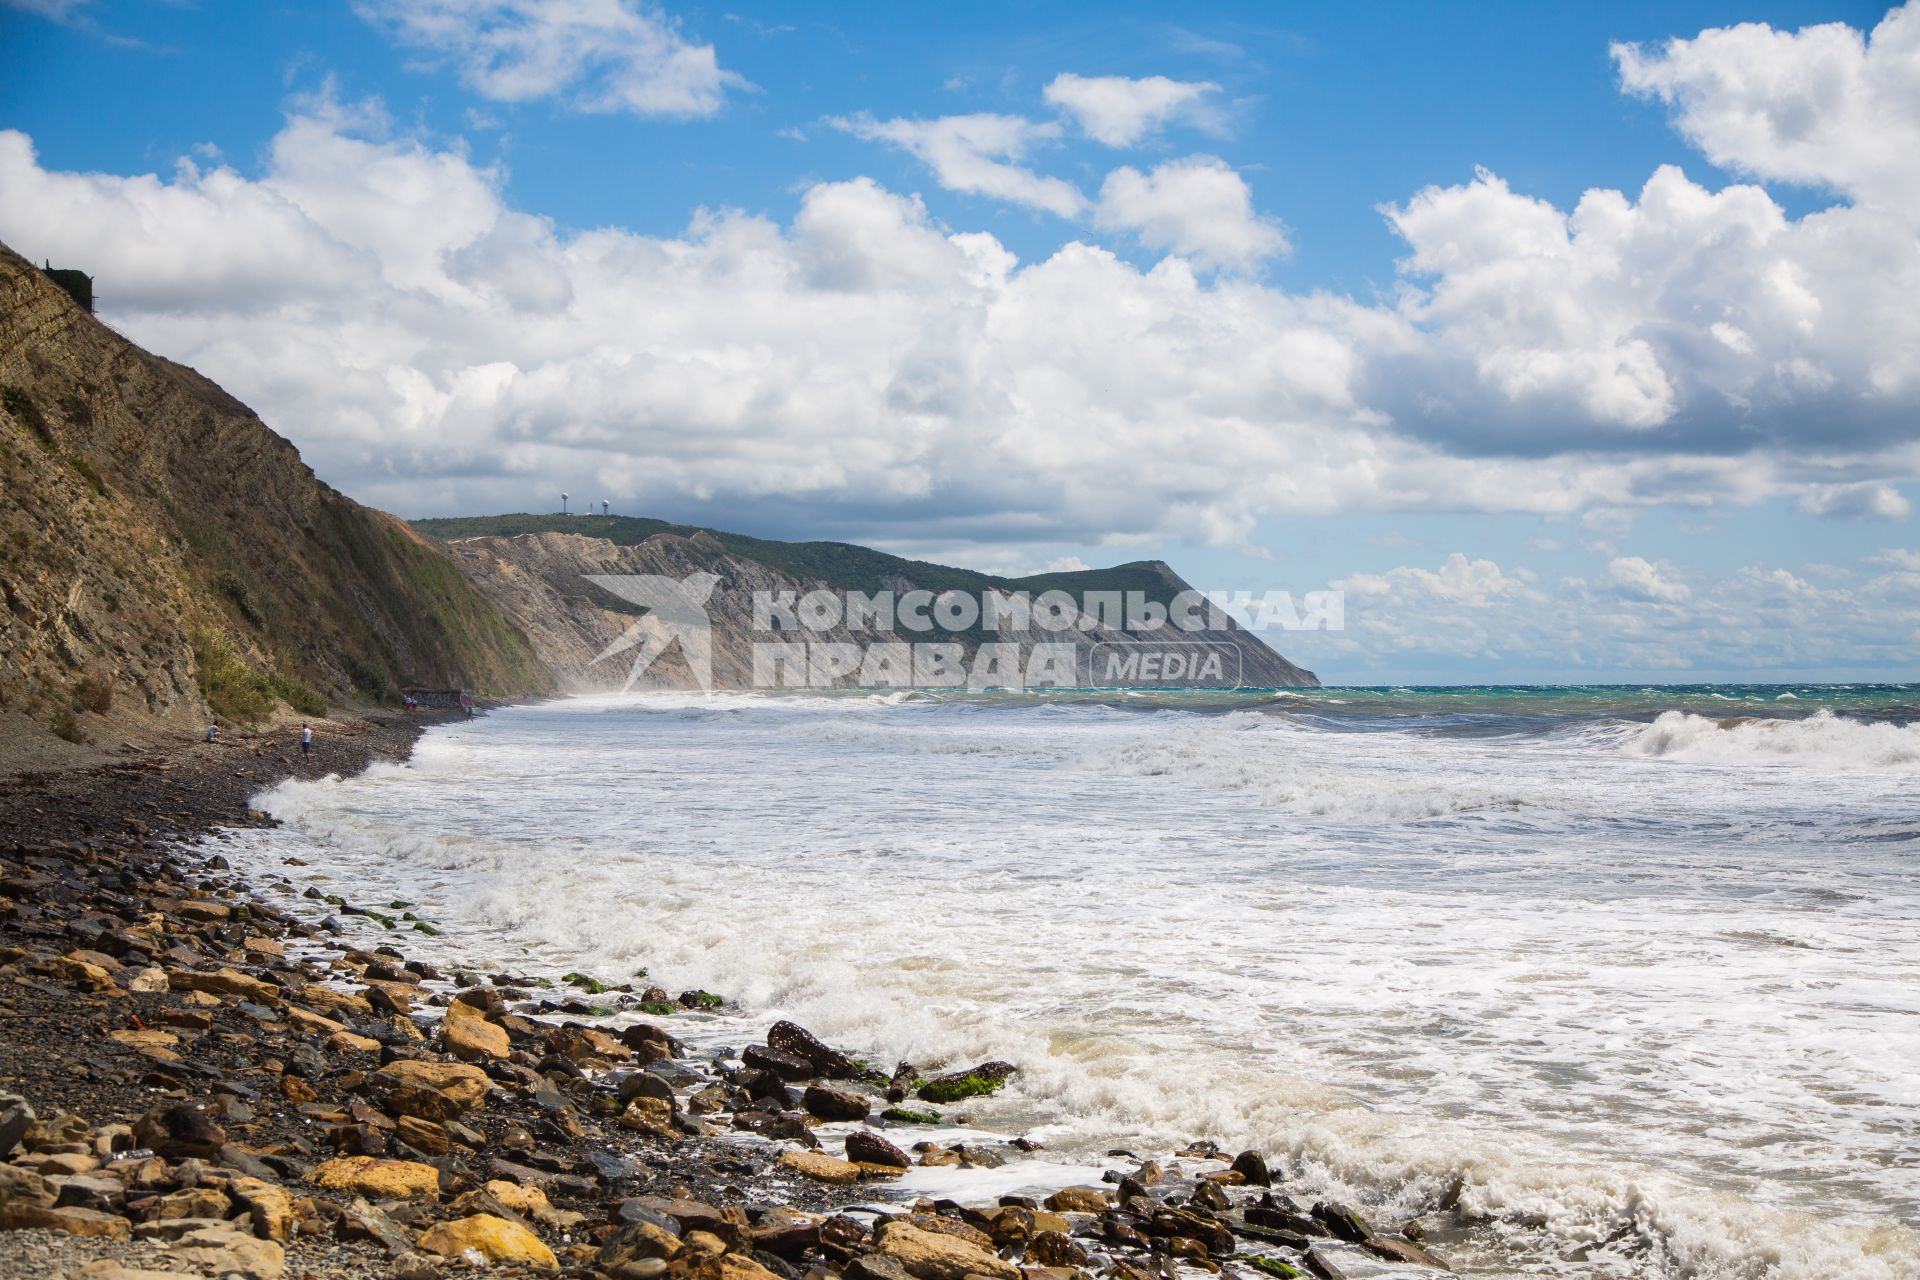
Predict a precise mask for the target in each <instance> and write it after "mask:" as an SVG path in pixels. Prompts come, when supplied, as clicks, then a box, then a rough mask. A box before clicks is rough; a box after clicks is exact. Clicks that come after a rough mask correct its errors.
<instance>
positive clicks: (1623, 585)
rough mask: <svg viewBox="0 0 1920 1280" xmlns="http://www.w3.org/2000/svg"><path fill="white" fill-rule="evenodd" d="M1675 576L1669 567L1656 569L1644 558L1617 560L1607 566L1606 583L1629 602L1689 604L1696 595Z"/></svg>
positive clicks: (1622, 558) (1622, 557) (1657, 566)
mask: <svg viewBox="0 0 1920 1280" xmlns="http://www.w3.org/2000/svg"><path fill="white" fill-rule="evenodd" d="M1672 574H1673V571H1672V569H1671V567H1670V566H1667V565H1656V564H1654V563H1652V562H1651V561H1649V560H1646V559H1645V558H1643V557H1641V556H1615V557H1614V558H1613V559H1612V560H1609V561H1608V562H1607V582H1608V583H1609V584H1611V585H1612V586H1613V587H1614V589H1615V590H1617V591H1619V592H1620V594H1621V595H1623V596H1625V597H1626V598H1627V599H1629V600H1646V601H1651V602H1653V603H1656V604H1684V603H1686V602H1687V601H1688V600H1690V599H1692V598H1693V592H1692V590H1690V589H1689V588H1688V586H1687V584H1686V583H1684V582H1679V581H1677V580H1675V579H1674V577H1673V576H1672Z"/></svg>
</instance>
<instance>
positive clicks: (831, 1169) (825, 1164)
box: [780, 1151, 860, 1184]
mask: <svg viewBox="0 0 1920 1280" xmlns="http://www.w3.org/2000/svg"><path fill="white" fill-rule="evenodd" d="M780 1164H781V1167H783V1168H787V1169H791V1170H793V1171H794V1172H795V1173H797V1174H799V1175H801V1176H802V1177H805V1178H812V1179H813V1180H814V1181H815V1182H833V1183H840V1184H847V1183H854V1182H858V1181H860V1166H859V1165H857V1164H853V1163H851V1162H850V1161H846V1160H836V1159H834V1158H833V1157H832V1156H823V1155H821V1154H820V1153H819V1152H818V1151H783V1152H781V1153H780Z"/></svg>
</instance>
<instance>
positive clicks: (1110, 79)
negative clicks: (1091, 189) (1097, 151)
mask: <svg viewBox="0 0 1920 1280" xmlns="http://www.w3.org/2000/svg"><path fill="white" fill-rule="evenodd" d="M1219 89H1220V86H1219V85H1217V84H1213V83H1212V82H1210V81H1205V80H1199V81H1184V80H1169V79H1168V78H1167V77H1166V76H1146V77H1144V78H1141V79H1137V80H1136V79H1130V78H1128V77H1126V76H1077V75H1074V74H1072V73H1071V72H1068V73H1064V74H1061V75H1058V76H1055V77H1054V78H1053V81H1052V82H1051V83H1050V84H1048V85H1047V87H1046V88H1045V89H1044V90H1043V91H1042V96H1043V97H1044V98H1045V99H1046V100H1047V102H1049V103H1050V104H1052V105H1053V106H1056V107H1058V108H1060V109H1061V110H1063V111H1065V112H1066V113H1067V114H1068V115H1070V116H1072V117H1073V119H1074V122H1075V123H1076V124H1078V125H1079V126H1080V130H1081V132H1083V133H1085V134H1086V135H1087V136H1088V137H1089V138H1092V139H1093V140H1094V141H1095V142H1100V143H1104V144H1105V145H1107V146H1109V147H1131V146H1133V145H1134V144H1135V143H1138V142H1139V141H1140V140H1141V139H1143V138H1145V137H1147V136H1149V135H1151V134H1153V133H1156V132H1158V131H1159V130H1160V129H1161V128H1162V127H1164V126H1165V125H1166V124H1167V123H1168V122H1169V121H1172V120H1175V119H1186V120H1189V121H1192V122H1194V123H1197V124H1199V125H1201V126H1202V127H1205V128H1210V129H1212V128H1217V122H1216V121H1215V119H1214V117H1213V115H1212V113H1211V112H1210V111H1209V109H1208V106H1207V99H1208V98H1209V96H1210V95H1212V94H1215V93H1217V92H1219Z"/></svg>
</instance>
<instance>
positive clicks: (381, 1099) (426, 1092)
mask: <svg viewBox="0 0 1920 1280" xmlns="http://www.w3.org/2000/svg"><path fill="white" fill-rule="evenodd" d="M433 719H434V717H430V716H423V717H421V718H418V719H414V718H405V717H387V716H370V717H364V718H360V719H357V720H345V721H330V722H327V723H325V724H324V725H321V726H318V727H319V729H320V731H321V733H320V741H319V743H318V744H317V745H318V750H317V753H316V754H317V757H318V759H317V761H316V762H315V763H314V764H312V765H311V766H309V765H307V764H305V763H304V762H302V761H301V760H300V757H299V752H298V748H297V745H296V744H295V733H296V731H295V730H293V729H291V728H282V729H279V730H275V731H272V732H268V733H264V734H261V735H257V736H254V737H250V738H242V739H241V740H239V741H237V742H232V743H228V744H223V745H220V746H213V745H209V744H203V743H185V742H183V743H182V744H180V746H179V749H178V750H176V751H173V752H170V753H144V752H131V751H130V752H129V753H128V755H127V756H126V758H125V759H124V760H123V761H119V762H115V763H113V764H109V765H106V766H102V767H100V768H97V769H92V770H87V771H73V772H68V773H63V774H37V775H23V776H21V777H18V778H16V779H13V780H10V781H9V783H8V786H7V788H6V791H5V794H4V796H0V1280H28V1278H29V1277H31V1278H33V1280H41V1278H42V1277H47V1278H59V1280H69V1278H70V1280H78V1278H79V1277H83V1276H84V1277H88V1278H89V1280H151V1278H152V1277H155V1276H159V1275H179V1274H182V1273H184V1274H189V1275H201V1276H223V1277H225V1276H233V1277H243V1278H245V1280H280V1278H281V1277H283V1276H284V1277H312V1278H313V1280H334V1278H336V1277H338V1278H340V1280H357V1278H359V1277H413V1278H418V1280H424V1278H426V1277H434V1276H439V1275H442V1274H460V1273H464V1272H466V1271H467V1270H469V1269H472V1268H484V1269H486V1270H487V1273H488V1274H500V1275H522V1274H524V1275H552V1274H564V1275H570V1276H579V1277H602V1278H605V1280H662V1278H664V1280H836V1277H844V1278H845V1280H967V1278H968V1277H987V1278H990V1280H1080V1278H1082V1277H1087V1278H1089V1280H1091V1278H1092V1277H1100V1278H1103V1280H1156V1278H1157V1280H1174V1277H1175V1276H1176V1275H1177V1274H1180V1273H1185V1274H1186V1275H1189V1276H1193V1277H1199V1276H1201V1275H1206V1274H1222V1273H1224V1274H1226V1275H1229V1276H1234V1277H1238V1278H1240V1280H1255V1278H1256V1277H1258V1276H1269V1277H1279V1278H1281V1280H1285V1278H1286V1277H1290V1276H1295V1275H1312V1276H1319V1277H1324V1278H1325V1280H1347V1278H1351V1280H1364V1278H1367V1277H1381V1276H1392V1277H1402V1276H1404V1277H1412V1276H1418V1275H1432V1274H1436V1273H1437V1271H1438V1270H1439V1269H1441V1268H1443V1267H1444V1263H1443V1262H1442V1261H1441V1260H1440V1259H1439V1258H1437V1257H1436V1256H1434V1255H1433V1254H1432V1253H1431V1252H1429V1251H1428V1250H1426V1249H1425V1248H1423V1247H1422V1246H1421V1244H1420V1243H1419V1242H1418V1239H1417V1236H1418V1234H1419V1227H1418V1224H1407V1226H1406V1227H1405V1228H1404V1229H1403V1230H1402V1232H1399V1233H1388V1232H1384V1231H1376V1230H1375V1229H1374V1228H1372V1227H1370V1226H1369V1225H1368V1224H1367V1223H1366V1222H1365V1221H1364V1220H1363V1219H1362V1218H1361V1216H1360V1215H1359V1214H1358V1213H1356V1212H1355V1211H1354V1210H1353V1209H1351V1208H1349V1207H1347V1206H1344V1205H1340V1204H1327V1203H1318V1204H1311V1205H1307V1204H1301V1203H1298V1202H1296V1201H1295V1200H1294V1199H1292V1198H1291V1197H1290V1196H1288V1195H1287V1194H1286V1192H1285V1190H1284V1189H1283V1188H1282V1187H1280V1186H1278V1185H1276V1179H1275V1178H1274V1177H1273V1176H1272V1175H1271V1174H1270V1172H1269V1170H1268V1168H1267V1165H1266V1163H1265V1162H1264V1161H1263V1160H1262V1159H1261V1157H1260V1156H1259V1155H1258V1154H1257V1153H1255V1152H1243V1153H1239V1154H1238V1155H1234V1154H1232V1153H1224V1152H1220V1151H1218V1150H1217V1149H1215V1148H1213V1147H1212V1146H1211V1144H1207V1143H1204V1142H1196V1143H1194V1144H1192V1145H1190V1146H1188V1147H1187V1148H1185V1149H1183V1150H1181V1151H1180V1152H1178V1153H1175V1154H1173V1155H1172V1156H1170V1157H1168V1158H1166V1159H1165V1160H1163V1161H1155V1160H1151V1159H1149V1160H1141V1159H1139V1158H1136V1157H1133V1156H1130V1155H1128V1154H1127V1153H1123V1152H1114V1153H1111V1157H1110V1161H1109V1163H1110V1164H1111V1167H1110V1168H1108V1169H1106V1170H1105V1171H1104V1174H1103V1176H1102V1177H1101V1179H1100V1180H1099V1181H1098V1182H1094V1181H1093V1180H1091V1179H1089V1181H1088V1183H1087V1184H1086V1185H1080V1186H1071V1187H1065V1188H1062V1189H1059V1190H1057V1191H1054V1192H1053V1193H1052V1194H1049V1195H1046V1196H1043V1197H1028V1196H1022V1195H993V1196H986V1197H982V1198H980V1199H978V1200H973V1199H967V1200H964V1201H963V1200H957V1199H938V1200H929V1199H924V1198H923V1199H919V1200H908V1199H907V1198H906V1197H904V1196H903V1195H901V1194H900V1193H899V1191H898V1188H897V1187H894V1186H893V1185H892V1184H893V1183H894V1182H895V1181H896V1180H897V1179H899V1178H901V1177H902V1176H903V1175H904V1174H906V1172H907V1171H908V1170H909V1169H911V1168H925V1167H929V1166H934V1167H937V1166H954V1167H957V1168H960V1169H965V1168H992V1167H998V1166H1002V1165H1005V1164H1008V1163H1009V1162H1014V1161H1020V1160H1028V1159H1031V1158H1032V1156H1031V1152H1032V1151H1033V1149H1034V1148H1033V1144H1031V1143H1029V1142H1026V1141H1025V1140H1024V1139H1020V1138H1013V1139H1011V1140H994V1141H983V1140H979V1139H970V1140H967V1141H959V1142H955V1141H952V1140H951V1139H950V1140H949V1141H948V1142H947V1143H946V1144H942V1143H941V1142H937V1141H935V1140H933V1138H932V1137H931V1136H930V1135H933V1134H936V1133H939V1132H942V1130H941V1129H937V1128H935V1127H934V1126H935V1125H941V1126H945V1127H946V1128H950V1127H951V1126H952V1125H953V1124H955V1123H957V1122H963V1121H964V1116H961V1115H957V1114H950V1115H948V1116H945V1117H941V1116H940V1115H939V1114H938V1112H937V1111H935V1110H934V1108H951V1107H952V1106H953V1105H954V1104H957V1103H958V1104H963V1103H964V1101H965V1099H966V1098H967V1097H969V1096H977V1095H979V1094H981V1093H986V1092H991V1091H993V1090H995V1089H997V1088H999V1087H1001V1086H1002V1085H1003V1084H1004V1083H1005V1082H1006V1081H1007V1080H1008V1079H1009V1078H1010V1077H1012V1076H1013V1075H1014V1074H1015V1073H1016V1071H1017V1067H1016V1066H1014V1065H1013V1064H1007V1063H997V1062H996V1063H982V1064H978V1065H975V1066H973V1067H970V1068H967V1069H963V1070H959V1071H949V1072H947V1073H945V1074H931V1078H928V1077H927V1076H925V1075H923V1074H922V1072H921V1071H920V1070H917V1069H916V1068H915V1067H914V1066H912V1065H910V1064H907V1063H901V1064H899V1065H898V1066H897V1067H896V1068H895V1069H894V1070H892V1071H890V1072H884V1073H883V1072H878V1071H874V1070H872V1069H870V1068H869V1067H867V1066H866V1065H865V1064H863V1063H860V1062H858V1061H856V1060H855V1059H853V1058H852V1057H850V1056H848V1055H847V1054H845V1053H843V1052H841V1051H840V1050H838V1049H836V1048H834V1047H832V1046H829V1045H826V1044H823V1043H822V1042H821V1041H819V1040H818V1039H817V1038H815V1037H813V1036H812V1035H811V1034H809V1033H808V1032H807V1031H806V1030H805V1029H803V1028H800V1027H797V1026H795V1025H793V1024H791V1023H779V1024H776V1025H775V1026H773V1027H772V1028H770V1029H769V1031H768V1033H767V1035H766V1039H765V1043H760V1044H753V1045H747V1046H744V1047H741V1048H740V1049H738V1051H737V1052H736V1051H735V1050H733V1049H731V1048H729V1049H726V1050H716V1049H713V1048H708V1049H706V1050H705V1051H704V1052H703V1053H700V1054H697V1055H696V1054H693V1053H690V1052H689V1051H688V1049H687V1047H686V1046H685V1045H684V1044H682V1043H681V1041H680V1040H679V1039H678V1038H676V1037H675V1036H674V1034H673V1033H672V1030H671V1028H672V1026H673V1025H674V1024H673V1023H672V1019H671V1017H670V1016H669V1015H671V1014H672V1013H673V1012H674V1011H675V1010H688V1009H698V1008H701V1007H704V1006H706V1005H709V1004H711V1003H712V1002H713V1001H715V1000H716V999H717V997H714V996H711V995H709V994H708V993H705V992H692V991H690V992H684V993H681V994H679V995H678V996H670V995H669V994H668V993H667V992H665V991H662V990H660V989H658V988H651V989H644V990H639V989H635V988H633V987H632V986H631V985H627V986H619V987H612V986H608V985H606V984H604V983H602V982H600V981H598V980H596V979H595V978H593V977H591V976H590V975H585V974H567V975H559V974H554V975H547V974H511V973H493V974H481V973H468V972H445V971H442V970H441V969H439V968H436V967H435V965H434V964H433V963H431V962H429V961H427V960H424V959H420V958H416V957H409V956H408V955H407V954H406V953H405V952H404V951H403V949H402V945H403V944H404V943H405V941H406V940H407V939H408V938H410V937H411V938H416V939H418V938H420V937H421V936H422V935H425V934H430V933H432V932H433V931H434V926H433V925H431V924H429V923H428V922H425V921H419V920H415V919H412V918H411V915H410V913H409V912H408V911H407V907H406V904H405V903H387V902H381V903H371V902H369V903H356V902H353V901H351V900H350V899H348V898H346V897H338V896H336V897H333V898H328V897H326V896H324V895H322V894H321V893H320V891H319V890H318V889H317V888H309V889H308V890H306V895H305V898H304V899H303V900H301V901H300V903H299V906H296V905H295V904H294V903H293V902H290V901H288V900H287V898H286V897H285V896H276V895H275V894H273V893H269V892H267V891H266V889H265V887H264V886H261V885H256V884H252V883H249V882H248V881H247V880H246V879H245V878H244V877H242V876H240V875H239V874H237V873H235V871H234V870H233V869H232V868H231V867H229V866H228V865H227V863H226V860H225V859H224V858H223V857H221V856H220V855H218V854H217V853H215V852H213V851H211V850H210V849H208V848H206V847H195V846H194V845H193V844H192V843H190V840H191V838H192V837H193V836H195V835H198V834H201V833H204V832H206V831H209V830H211V829H213V828H215V827H220V826H239V825H247V824H259V823H262V822H265V821H267V819H266V818H265V816H264V815H262V814H259V813H257V812H256V811H253V810H252V809H250V808H249V806H248V801H249V799H250V798H251V797H252V796H254V795H256V794H258V793H259V792H260V791H261V790H262V789H264V788H265V787H267V786H269V785H271V784H272V783H274V782H276V781H278V780H280V779H281V778H283V777H285V776H289V775H291V774H294V773H296V772H303V773H321V772H339V773H347V772H352V771H354V770H357V769H361V768H364V767H365V766H366V765H367V764H368V763H370V762H372V761H374V760H377V759H383V758H386V759H397V758H404V756H405V754H406V753H407V751H408V750H409V749H410V748H411V745H412V743H413V741H414V739H415V738H416V737H417V736H418V734H419V733H420V732H421V730H422V729H423V728H424V727H425V725H426V724H429V723H431V722H432V721H433ZM296 861H297V860H296ZM302 908H305V909H302ZM355 917H357V919H356V918H355ZM1440 1208H1441V1209H1442V1210H1445V1209H1447V1208H1450V1206H1446V1205H1442V1206H1440Z"/></svg>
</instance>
